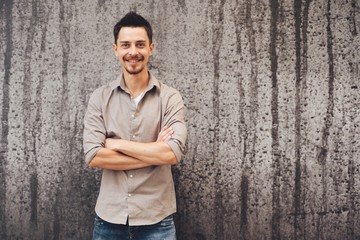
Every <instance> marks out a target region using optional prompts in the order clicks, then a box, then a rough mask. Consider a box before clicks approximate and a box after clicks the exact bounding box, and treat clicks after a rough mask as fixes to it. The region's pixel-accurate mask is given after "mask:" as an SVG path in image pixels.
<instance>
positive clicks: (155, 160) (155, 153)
mask: <svg viewBox="0 0 360 240" xmlns="http://www.w3.org/2000/svg"><path fill="white" fill-rule="evenodd" d="M106 146H107V147H109V148H110V149H112V150H114V151H117V152H121V153H124V154H126V155H128V156H131V157H133V158H136V159H139V160H141V161H143V162H145V163H147V164H150V165H165V164H176V163H177V161H176V157H175V154H174V153H173V151H172V149H171V148H170V146H169V145H168V144H167V143H166V142H162V141H161V142H151V143H141V142H132V141H127V140H123V139H111V144H108V140H107V142H106Z"/></svg>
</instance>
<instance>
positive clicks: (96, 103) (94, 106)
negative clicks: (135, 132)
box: [83, 89, 106, 164]
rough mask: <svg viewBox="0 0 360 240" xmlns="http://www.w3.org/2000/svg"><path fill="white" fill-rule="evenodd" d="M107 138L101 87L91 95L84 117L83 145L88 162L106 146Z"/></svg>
mask: <svg viewBox="0 0 360 240" xmlns="http://www.w3.org/2000/svg"><path fill="white" fill-rule="evenodd" d="M105 138H106V129H105V125H104V119H103V115H102V111H101V99H100V94H99V89H97V90H95V91H94V92H93V94H92V95H91V96H90V99H89V103H88V107H87V110H86V113H85V117H84V135H83V145H84V154H85V162H86V164H89V163H90V161H91V160H92V159H93V158H94V157H95V155H96V153H97V152H98V151H99V150H100V149H101V148H102V147H103V146H104V142H105Z"/></svg>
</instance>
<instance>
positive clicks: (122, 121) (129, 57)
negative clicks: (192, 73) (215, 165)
mask: <svg viewBox="0 0 360 240" xmlns="http://www.w3.org/2000/svg"><path fill="white" fill-rule="evenodd" d="M114 37H115V43H114V44H113V49H114V52H115V55H116V56H117V57H118V59H119V60H120V63H121V66H122V74H121V75H120V76H119V78H118V79H116V80H115V81H113V82H110V83H108V84H107V85H104V86H102V87H100V88H98V89H96V90H95V91H94V93H93V94H92V95H91V97H90V100H89V104H88V108H87V111H86V114H85V118H84V153H85V160H86V163H87V164H88V165H89V166H91V167H97V168H101V169H103V173H102V179H101V186H100V192H99V196H98V199H97V203H96V207H95V211H96V214H97V217H96V219H95V226H94V231H93V239H106V240H111V239H157V240H158V239H175V226H174V222H173V217H172V214H173V213H174V212H175V211H176V202H175V201H176V199H175V190H174V183H173V178H172V173H171V165H173V164H176V163H177V162H179V161H180V160H181V158H182V155H183V152H184V147H185V141H186V134H187V133H186V126H185V121H184V104H183V100H182V98H181V96H180V94H179V92H178V91H176V90H175V89H173V88H171V87H168V86H166V85H165V84H163V83H161V82H160V81H158V80H157V79H156V78H155V77H154V76H153V75H152V74H151V73H150V72H149V70H148V66H147V63H148V61H149V58H150V56H151V55H152V52H153V49H154V43H153V42H152V29H151V26H150V24H149V23H148V21H146V20H145V19H144V18H143V17H142V16H140V15H138V14H136V13H134V12H130V13H128V14H126V15H125V16H124V17H123V18H122V19H121V20H120V21H119V22H118V23H117V24H116V25H115V27H114Z"/></svg>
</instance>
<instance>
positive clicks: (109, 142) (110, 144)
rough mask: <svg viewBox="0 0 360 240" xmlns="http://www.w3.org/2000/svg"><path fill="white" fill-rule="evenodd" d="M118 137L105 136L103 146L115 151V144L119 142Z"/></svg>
mask: <svg viewBox="0 0 360 240" xmlns="http://www.w3.org/2000/svg"><path fill="white" fill-rule="evenodd" d="M119 140H120V139H113V138H107V139H106V140H105V148H108V149H111V150H114V151H116V149H117V144H118V143H119V142H118V141H119Z"/></svg>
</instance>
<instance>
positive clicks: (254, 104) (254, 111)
mask: <svg viewBox="0 0 360 240" xmlns="http://www.w3.org/2000/svg"><path fill="white" fill-rule="evenodd" d="M251 12H252V2H251V1H247V4H246V28H247V36H248V41H249V43H250V56H251V58H250V62H251V75H250V84H249V85H250V109H251V111H250V124H251V126H250V130H251V132H252V133H251V135H252V136H251V137H252V139H251V142H250V143H249V145H250V144H251V145H252V146H251V156H250V162H251V164H253V163H254V161H255V154H256V152H255V145H256V143H257V136H256V125H257V119H258V112H259V103H258V88H259V86H258V80H257V77H258V56H257V52H256V41H255V30H254V26H253V21H252V16H251Z"/></svg>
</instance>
